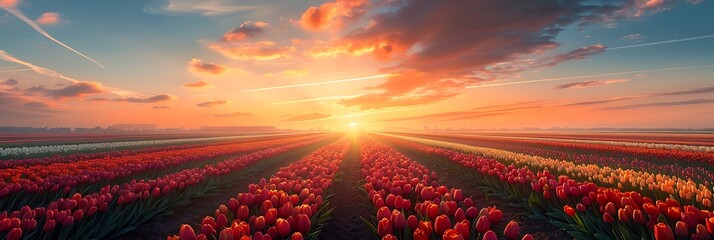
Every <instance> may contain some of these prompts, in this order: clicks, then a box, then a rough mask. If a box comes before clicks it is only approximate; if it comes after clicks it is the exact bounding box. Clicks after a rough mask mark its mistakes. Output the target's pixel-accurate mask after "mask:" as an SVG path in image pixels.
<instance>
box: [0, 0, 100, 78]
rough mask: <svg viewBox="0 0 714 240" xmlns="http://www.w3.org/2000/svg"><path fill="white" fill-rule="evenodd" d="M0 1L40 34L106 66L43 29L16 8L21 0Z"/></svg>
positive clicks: (4, 7)
mask: <svg viewBox="0 0 714 240" xmlns="http://www.w3.org/2000/svg"><path fill="white" fill-rule="evenodd" d="M0 1H3V3H2V4H0V7H2V8H3V9H5V10H6V11H8V12H10V13H11V14H12V15H15V16H16V17H17V18H19V19H20V20H22V21H23V22H25V23H26V24H27V25H29V26H30V27H32V29H34V30H35V31H37V33H39V34H40V35H42V36H45V37H46V38H47V39H49V40H51V41H53V42H55V43H57V44H59V45H60V46H62V47H64V48H66V49H67V50H69V51H71V52H73V53H75V54H77V55H79V56H81V57H83V58H85V59H87V60H89V61H91V62H93V63H94V64H97V65H98V66H99V67H101V68H104V65H102V64H100V63H99V62H97V61H95V60H94V59H92V58H90V57H89V56H87V55H84V54H83V53H81V52H79V51H77V50H74V48H72V47H70V46H68V45H67V44H64V43H63V42H60V41H59V40H57V39H55V38H54V37H52V35H50V34H49V33H47V32H46V31H45V30H44V29H42V27H40V26H39V25H37V23H35V22H34V21H32V19H30V18H28V17H27V16H25V14H24V13H22V12H21V11H20V10H18V9H16V8H15V5H16V4H17V2H19V1H13V0H0ZM5 5H7V6H5Z"/></svg>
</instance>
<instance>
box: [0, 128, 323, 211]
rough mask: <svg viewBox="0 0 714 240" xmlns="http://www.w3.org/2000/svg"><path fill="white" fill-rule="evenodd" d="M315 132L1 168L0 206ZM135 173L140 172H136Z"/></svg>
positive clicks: (43, 199) (44, 199) (36, 202)
mask: <svg viewBox="0 0 714 240" xmlns="http://www.w3.org/2000/svg"><path fill="white" fill-rule="evenodd" d="M314 138H315V136H307V137H296V138H284V139H273V140H266V141H253V142H245V143H238V144H226V145H223V144H221V145H210V146H200V147H192V148H186V149H176V150H167V151H159V152H147V153H140V154H136V155H129V156H116V157H106V158H97V159H91V160H85V161H78V162H68V163H53V164H46V165H45V164H39V165H34V166H30V167H23V166H15V167H13V168H7V169H0V177H1V178H2V182H0V210H17V209H19V207H21V206H23V205H30V206H42V205H45V204H47V203H48V202H49V201H53V200H55V199H57V198H60V197H68V196H71V195H72V194H73V193H82V194H85V193H89V192H94V191H97V189H98V188H97V187H98V186H99V187H101V186H105V185H109V184H113V183H116V182H117V181H116V180H120V179H119V178H122V177H124V178H126V177H132V178H151V177H155V176H156V174H157V173H155V172H157V171H158V174H161V172H162V171H164V170H167V169H170V168H171V167H174V166H179V165H180V164H184V163H189V162H194V161H204V160H209V159H213V158H218V157H222V156H229V155H233V154H238V153H244V152H250V151H255V150H258V149H264V148H268V147H272V146H279V145H283V144H286V143H291V142H298V141H304V140H307V139H314ZM138 174H143V175H141V176H139V175H138Z"/></svg>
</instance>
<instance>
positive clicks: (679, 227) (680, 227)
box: [674, 221, 689, 238]
mask: <svg viewBox="0 0 714 240" xmlns="http://www.w3.org/2000/svg"><path fill="white" fill-rule="evenodd" d="M674 232H675V233H676V234H677V236H678V237H680V238H684V237H687V236H689V230H687V224H686V223H684V222H682V221H677V224H676V225H675V226H674Z"/></svg>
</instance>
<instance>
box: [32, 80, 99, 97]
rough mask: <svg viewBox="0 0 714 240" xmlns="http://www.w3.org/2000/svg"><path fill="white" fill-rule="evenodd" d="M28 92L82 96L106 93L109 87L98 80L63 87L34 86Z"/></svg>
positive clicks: (48, 95) (50, 95)
mask: <svg viewBox="0 0 714 240" xmlns="http://www.w3.org/2000/svg"><path fill="white" fill-rule="evenodd" d="M25 92H26V93H27V94H42V95H44V96H47V97H51V98H56V99H60V100H63V99H67V98H81V97H84V96H87V95H92V94H98V93H105V92H108V91H107V89H106V88H105V87H104V86H103V85H102V84H101V83H98V82H75V83H72V84H70V85H67V86H66V87H63V88H58V89H50V88H47V87H45V86H44V85H39V86H33V87H31V88H28V89H26V90H25Z"/></svg>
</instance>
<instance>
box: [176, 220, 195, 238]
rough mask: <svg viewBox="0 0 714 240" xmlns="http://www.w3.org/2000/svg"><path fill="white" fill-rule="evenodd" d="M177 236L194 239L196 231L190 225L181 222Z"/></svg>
mask: <svg viewBox="0 0 714 240" xmlns="http://www.w3.org/2000/svg"><path fill="white" fill-rule="evenodd" d="M179 237H180V238H181V239H182V240H195V239H196V232H194V231H193V228H192V227H191V226H190V225H188V224H182V225H181V228H179Z"/></svg>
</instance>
